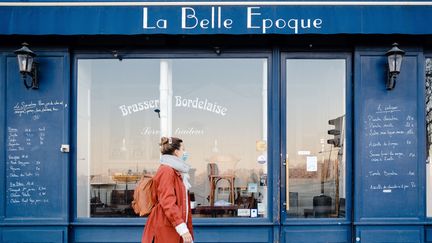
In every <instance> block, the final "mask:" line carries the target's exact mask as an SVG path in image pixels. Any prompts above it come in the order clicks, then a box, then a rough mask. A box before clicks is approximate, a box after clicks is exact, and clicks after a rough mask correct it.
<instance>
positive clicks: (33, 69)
mask: <svg viewBox="0 0 432 243" xmlns="http://www.w3.org/2000/svg"><path fill="white" fill-rule="evenodd" d="M14 53H15V54H16V55H17V58H18V67H19V70H20V73H21V74H22V78H23V80H24V85H25V87H26V88H27V89H29V88H32V89H38V88H39V80H38V75H37V63H36V62H35V61H34V57H35V56H36V54H35V53H34V52H32V50H30V49H29V48H28V44H27V43H23V44H22V47H21V48H20V49H18V50H16V51H15V52H14ZM27 76H29V77H30V78H31V83H30V84H28V83H27Z"/></svg>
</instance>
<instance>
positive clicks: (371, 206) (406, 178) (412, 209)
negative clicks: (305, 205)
mask: <svg viewBox="0 0 432 243" xmlns="http://www.w3.org/2000/svg"><path fill="white" fill-rule="evenodd" d="M384 54H385V50H383V51H382V52H379V51H374V52H367V51H365V52H357V53H356V59H355V60H356V61H355V73H356V78H355V117H357V118H356V119H355V124H354V127H355V130H354V132H355V144H356V145H355V148H356V149H355V151H356V154H355V171H356V172H355V173H354V174H355V195H356V197H355V199H356V201H355V211H354V214H355V220H356V221H375V222H376V221H383V222H387V221H388V220H394V221H407V220H408V221H421V220H423V219H424V210H425V206H424V192H425V191H424V179H425V174H424V166H425V149H424V148H425V144H424V140H425V139H424V138H425V131H424V127H425V125H424V111H423V108H424V104H423V103H424V99H423V96H422V94H423V91H424V77H423V75H421V71H422V66H423V64H420V63H419V62H420V54H419V53H418V52H415V51H412V52H407V55H406V56H405V58H404V60H403V63H402V68H401V73H400V75H399V77H398V79H397V83H396V87H395V89H393V90H391V91H388V90H386V87H385V81H386V78H387V75H386V65H387V59H386V57H385V55H384ZM422 102H423V103H422Z"/></svg>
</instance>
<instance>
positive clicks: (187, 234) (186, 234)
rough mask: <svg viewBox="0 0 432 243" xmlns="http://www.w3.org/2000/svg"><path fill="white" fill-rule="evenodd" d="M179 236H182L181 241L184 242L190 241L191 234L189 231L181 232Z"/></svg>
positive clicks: (188, 242) (189, 242)
mask: <svg viewBox="0 0 432 243" xmlns="http://www.w3.org/2000/svg"><path fill="white" fill-rule="evenodd" d="M181 237H182V238H183V242H184V243H192V235H191V233H189V232H187V233H184V234H182V236H181Z"/></svg>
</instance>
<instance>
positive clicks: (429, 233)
mask: <svg viewBox="0 0 432 243" xmlns="http://www.w3.org/2000/svg"><path fill="white" fill-rule="evenodd" d="M425 242H432V227H431V226H430V225H429V226H427V227H426V228H425Z"/></svg>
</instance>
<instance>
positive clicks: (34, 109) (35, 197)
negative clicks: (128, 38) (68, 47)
mask: <svg viewBox="0 0 432 243" xmlns="http://www.w3.org/2000/svg"><path fill="white" fill-rule="evenodd" d="M57 59H59V58H57ZM42 60H43V59H42ZM60 60H62V59H60ZM60 60H56V59H54V60H52V59H50V58H46V59H45V60H44V61H45V62H44V64H45V65H47V66H48V65H52V66H53V67H54V69H53V71H51V72H54V73H53V75H46V76H45V79H44V80H43V83H41V90H27V89H26V88H25V87H24V85H23V84H22V82H20V81H21V80H19V79H20V77H17V76H18V75H16V73H18V71H17V68H16V66H17V64H16V58H9V59H8V61H7V64H8V76H9V75H10V76H9V77H10V78H8V81H7V84H8V94H7V99H6V107H7V119H6V183H5V185H6V191H5V194H6V218H16V217H31V218H53V217H54V218H60V217H61V216H62V215H63V214H64V212H65V210H66V209H65V206H64V205H65V201H64V200H67V197H66V198H64V194H65V190H64V189H65V183H67V181H66V180H67V175H66V168H67V164H66V163H65V160H64V154H62V153H61V152H60V146H61V144H62V140H63V133H64V117H65V113H64V112H65V108H67V104H66V103H65V102H64V97H63V92H59V91H61V90H62V89H63V88H62V87H63V80H62V77H63V75H62V74H61V75H56V74H55V72H56V71H55V70H56V69H55V67H56V66H57V70H59V71H62V68H61V67H62V63H63V62H62V61H60ZM59 71H57V72H59ZM14 72H15V73H14ZM48 72H49V71H48ZM49 77H51V78H49ZM17 79H18V80H17ZM50 90H51V91H54V90H56V92H49V91H50Z"/></svg>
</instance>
